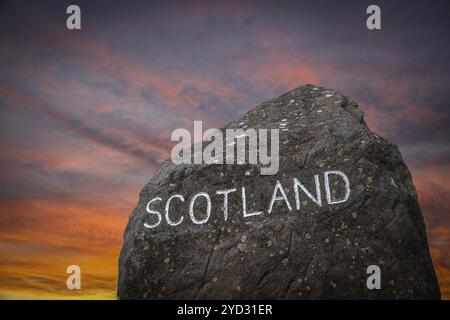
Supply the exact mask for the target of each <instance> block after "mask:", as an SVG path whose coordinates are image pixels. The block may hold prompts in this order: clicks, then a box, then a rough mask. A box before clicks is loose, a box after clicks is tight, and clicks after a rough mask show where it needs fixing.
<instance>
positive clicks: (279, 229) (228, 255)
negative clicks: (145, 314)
mask: <svg viewBox="0 0 450 320" xmlns="http://www.w3.org/2000/svg"><path fill="white" fill-rule="evenodd" d="M225 128H245V129H248V128H254V129H259V128H264V129H280V130H281V131H280V138H279V155H280V163H279V171H278V173H277V174H274V175H261V165H260V164H248V163H247V164H242V165H238V164H234V165H227V164H210V165H206V164H191V165H189V164H181V165H180V164H178V165H176V164H174V163H173V162H172V160H171V159H168V160H167V161H165V162H164V163H163V165H162V166H161V168H160V169H159V170H158V171H157V172H156V174H155V175H154V176H153V178H152V179H151V180H150V181H149V182H148V183H147V185H146V186H145V187H144V188H143V190H142V191H141V194H140V199H139V203H138V205H137V207H136V209H134V211H133V213H132V214H131V216H130V219H129V222H128V225H127V227H126V230H125V236H124V244H123V247H122V251H121V254H120V259H119V283H118V297H119V298H120V299H176V298H180V299H347V298H349V299H439V298H440V291H439V286H438V282H437V280H436V276H435V272H434V269H433V264H432V261H431V258H430V254H429V250H428V244H427V237H426V231H425V224H424V220H423V217H422V213H421V210H420V207H419V204H418V200H417V194H416V190H415V188H414V185H413V182H412V179H411V174H410V173H409V170H408V168H407V167H406V165H405V163H404V162H403V160H402V157H401V155H400V151H399V149H398V147H397V146H396V145H394V144H392V143H391V142H389V141H387V140H385V139H383V138H382V137H380V136H378V135H377V134H375V133H373V132H371V131H370V130H369V128H368V127H367V126H366V123H365V122H364V120H363V112H362V111H361V110H360V109H359V108H358V106H357V104H356V103H355V102H354V101H353V100H352V99H351V98H349V97H346V96H344V95H342V94H340V93H338V92H336V91H334V90H330V89H326V88H321V87H315V86H311V85H304V86H301V87H299V88H297V89H295V90H292V91H290V92H288V93H286V94H283V95H282V96H280V97H278V98H275V99H273V100H270V101H267V102H264V103H262V104H260V105H259V106H257V107H256V108H254V109H253V110H251V111H250V112H248V113H247V114H245V115H244V116H243V117H242V118H241V119H239V120H237V121H235V122H232V123H230V124H228V125H227V126H226V127H225ZM346 178H347V179H348V180H346ZM242 187H244V189H243V188H242ZM316 188H317V189H316ZM226 189H236V191H233V192H229V193H228V194H227V199H226V200H227V201H225V196H224V193H223V192H222V193H220V192H219V193H217V191H218V190H226ZM199 193H200V195H199ZM173 195H182V196H183V199H184V202H183V199H181V198H180V197H179V196H177V197H172V199H171V202H170V205H169V211H168V212H169V214H168V215H169V218H170V219H169V220H170V221H171V222H172V224H177V223H179V224H177V225H169V224H168V223H167V220H166V219H165V211H164V210H165V205H166V202H167V200H168V199H169V197H171V196H173ZM194 195H197V196H196V197H194ZM193 197H194V198H195V199H194V205H193V210H192V212H191V214H192V215H191V214H190V211H189V207H190V204H191V202H192V198H193ZM208 197H209V199H210V203H209V204H210V209H211V211H210V214H209V215H208V214H207V212H208V211H207V210H208V203H207V200H208ZM244 198H245V199H244ZM155 199H156V200H155ZM152 200H153V201H152ZM149 202H150V203H149ZM225 204H226V207H227V208H226V209H227V210H225ZM155 211H157V212H159V213H160V216H159V218H161V219H160V223H159V224H158V225H157V226H156V227H152V226H154V225H156V223H157V222H158V221H159V220H158V219H157V218H158V215H157V213H155ZM225 211H227V214H225V213H224V212H225ZM255 212H259V214H254V215H251V214H252V213H255ZM269 212H270V213H269ZM244 215H245V216H244ZM181 219H182V220H181ZM174 222H175V223H174ZM151 227H152V228H151ZM369 266H375V267H370V268H369ZM378 271H379V272H378ZM378 275H380V277H378ZM368 278H370V279H369V281H368ZM377 279H379V280H380V282H379V285H380V288H379V289H377V286H378V285H377ZM368 282H369V286H368ZM371 285H372V286H371ZM374 285H375V288H373V286H374ZM369 287H371V288H372V289H369Z"/></svg>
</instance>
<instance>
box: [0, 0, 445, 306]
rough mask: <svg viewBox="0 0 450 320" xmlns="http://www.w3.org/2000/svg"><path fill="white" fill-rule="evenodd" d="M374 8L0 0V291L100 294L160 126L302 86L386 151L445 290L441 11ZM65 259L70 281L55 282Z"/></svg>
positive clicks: (166, 149) (106, 288) (157, 160)
mask: <svg viewBox="0 0 450 320" xmlns="http://www.w3.org/2000/svg"><path fill="white" fill-rule="evenodd" d="M375 3H376V4H377V5H379V6H380V8H381V23H382V29H381V30H368V29H367V28H366V19H367V17H368V15H367V14H366V8H367V6H368V5H370V4H374V3H371V2H368V1H362V0H361V1H339V2H338V1H323V0H317V1H277V2H276V1H180V2H176V1H161V2H158V1H135V0H128V1H112V0H110V1H99V0H91V1H64V0H59V1H56V0H55V1H31V0H30V1H21V0H14V1H2V0H0V148H1V151H0V182H1V183H0V298H1V299H78V298H83V299H114V298H115V297H116V287H117V260H118V255H119V251H120V247H121V244H122V235H123V230H124V228H125V226H126V223H127V220H128V216H129V214H130V213H131V211H132V209H133V208H134V207H135V206H136V204H137V201H138V196H139V191H140V190H141V188H142V187H143V186H144V184H145V183H146V182H147V181H148V180H150V178H151V177H152V175H153V174H154V173H155V171H156V170H157V169H158V167H159V165H160V164H161V163H162V162H163V161H164V160H165V159H166V158H167V157H168V156H169V154H170V150H171V147H172V146H173V144H172V143H171V142H170V134H171V132H172V130H174V129H176V128H187V129H190V130H192V129H193V121H194V120H203V121H204V127H218V128H220V127H222V126H223V125H224V124H226V123H227V122H229V121H232V120H236V119H238V118H239V117H240V116H241V115H243V114H244V113H246V112H247V111H249V110H250V109H252V108H253V107H254V106H255V105H257V104H259V103H261V102H263V101H265V100H268V99H272V98H274V97H276V96H278V95H280V94H282V93H284V92H287V91H289V90H292V89H293V88H295V87H297V86H300V85H302V84H305V83H311V84H314V85H319V86H324V87H329V88H332V89H335V90H337V91H340V92H341V93H343V94H345V95H348V96H350V97H352V98H353V99H354V100H356V101H357V102H358V104H359V106H360V108H361V109H362V110H363V111H364V113H365V120H366V122H367V124H368V126H369V127H370V128H371V129H372V130H373V131H374V132H376V133H378V134H380V135H382V136H383V137H385V138H387V139H389V140H390V141H392V142H394V143H396V144H397V145H398V146H399V148H400V150H401V153H402V155H403V158H404V160H405V162H406V164H407V165H408V167H409V169H410V170H411V173H412V175H413V179H414V183H415V186H416V188H417V191H418V195H419V201H420V205H421V208H422V210H423V215H424V218H425V221H426V225H427V233H428V240H429V245H430V250H431V254H432V257H433V262H434V265H435V268H436V271H437V275H438V278H439V282H440V286H441V292H442V296H443V298H447V299H450V256H449V254H448V252H449V249H450V203H449V202H448V201H447V200H448V197H449V196H450V186H449V183H448V181H449V178H450V177H449V175H450V139H449V138H450V132H449V131H450V130H449V123H450V109H449V101H450V90H449V89H450V59H449V57H450V42H449V41H448V34H450V20H449V19H448V12H449V9H450V4H449V3H448V1H438V0H436V1H376V2H375ZM70 4H77V5H79V6H80V8H81V25H82V29H81V30H75V31H73V30H72V31H70V30H68V29H67V28H66V18H67V16H68V15H67V14H66V8H67V7H68V6H69V5H70ZM72 264H75V265H79V266H80V268H81V275H82V290H68V289H67V288H66V278H67V276H68V275H67V274H66V273H65V271H66V268H67V266H68V265H72Z"/></svg>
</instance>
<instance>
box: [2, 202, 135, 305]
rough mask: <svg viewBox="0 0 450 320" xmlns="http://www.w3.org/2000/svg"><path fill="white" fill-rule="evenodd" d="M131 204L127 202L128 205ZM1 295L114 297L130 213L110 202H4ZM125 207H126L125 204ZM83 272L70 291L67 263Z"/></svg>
mask: <svg viewBox="0 0 450 320" xmlns="http://www.w3.org/2000/svg"><path fill="white" fill-rule="evenodd" d="M128 205H129V206H131V204H128ZM1 207H2V216H4V217H6V218H7V219H6V221H2V224H1V234H0V250H1V252H2V258H1V264H0V279H1V280H0V292H2V294H3V295H6V297H8V296H11V297H14V293H19V296H20V295H24V297H26V296H29V297H34V298H63V297H65V298H76V297H85V298H90V297H91V298H95V297H97V298H108V297H109V298H113V297H114V296H115V288H116V278H117V257H118V253H119V250H120V245H121V241H122V232H123V226H124V225H125V224H126V217H127V214H128V212H123V211H122V210H120V209H119V210H118V209H117V207H116V206H111V204H107V203H104V204H100V203H95V204H94V203H76V202H63V201H61V202H56V201H27V200H19V201H2V206H1ZM125 207H127V206H125ZM71 264H76V265H79V266H80V268H81V270H82V290H81V291H80V292H75V291H69V290H68V289H67V288H66V285H65V281H66V277H67V275H66V274H65V270H66V268H67V266H68V265H71Z"/></svg>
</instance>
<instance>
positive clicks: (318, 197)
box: [144, 171, 350, 228]
mask: <svg viewBox="0 0 450 320" xmlns="http://www.w3.org/2000/svg"><path fill="white" fill-rule="evenodd" d="M322 176H323V185H324V190H325V200H326V204H327V205H334V204H339V203H343V202H346V201H347V200H348V198H349V196H350V181H349V179H348V177H347V176H346V175H345V173H343V172H342V171H325V172H324V173H323V175H322ZM332 176H334V179H333V181H335V182H336V183H334V184H333V185H331V183H330V177H332ZM336 179H338V180H336ZM320 180H321V179H320V176H319V175H318V174H316V175H314V186H315V188H314V189H315V190H314V191H313V192H311V191H310V190H308V189H307V188H306V187H305V186H304V185H303V184H302V183H301V182H300V181H299V179H297V178H295V177H294V178H292V187H293V190H294V201H293V202H292V199H289V197H288V196H287V193H286V190H285V188H284V187H283V185H282V184H281V182H280V181H279V180H277V182H276V183H275V186H274V187H273V191H272V196H271V199H270V201H269V205H268V207H267V211H266V213H267V214H270V213H272V210H273V208H274V204H275V203H278V202H281V203H282V204H283V205H284V206H285V207H286V208H287V210H289V211H293V210H294V208H295V209H296V210H300V209H301V200H302V197H303V199H304V197H307V198H309V199H310V200H312V202H314V203H315V204H316V205H317V206H320V207H321V206H322V205H324V202H325V201H323V200H322V190H321V183H320ZM338 187H340V188H341V190H344V194H343V195H341V196H340V197H339V198H334V197H333V195H334V194H336V192H333V190H332V188H338ZM234 192H239V194H240V199H241V204H242V205H241V208H242V212H241V213H240V214H242V216H243V217H244V218H249V217H252V216H258V215H261V214H264V211H263V210H250V209H249V208H248V205H247V200H246V190H245V187H241V188H240V190H238V188H229V189H223V190H217V191H216V192H215V194H216V195H219V196H221V197H222V198H223V203H222V204H223V205H221V207H223V219H224V220H225V221H226V220H227V219H228V216H229V212H228V208H229V206H230V205H229V195H230V194H231V193H234ZM188 200H189V201H188ZM175 201H179V202H180V203H181V204H182V205H183V207H184V208H185V214H184V215H183V214H181V215H180V214H179V213H177V214H175V213H173V212H171V205H173V203H174V202H175ZM200 201H203V203H205V202H206V206H205V208H204V209H202V212H200V210H197V211H196V203H197V202H200ZM292 203H294V205H293V204H292ZM161 204H164V205H163V206H161ZM158 207H160V208H162V210H161V209H160V210H158ZM145 209H146V211H147V213H148V214H149V218H148V222H145V223H144V227H145V228H156V227H157V226H159V225H160V224H161V222H162V221H163V220H164V221H165V223H167V224H168V225H170V226H173V227H175V226H178V225H180V224H182V223H183V222H184V221H185V218H186V219H187V217H188V218H189V220H190V221H191V222H192V223H194V224H197V225H201V224H205V223H207V222H208V220H209V218H210V216H211V209H212V202H211V196H210V195H209V194H208V193H207V192H199V193H196V194H194V195H193V196H192V197H191V198H190V199H186V198H185V197H184V196H183V195H182V194H172V195H171V196H170V197H169V198H167V199H166V200H165V202H164V200H163V199H162V198H160V197H155V198H153V199H151V200H150V201H148V202H147V204H146V207H145ZM161 211H162V212H161Z"/></svg>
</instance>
